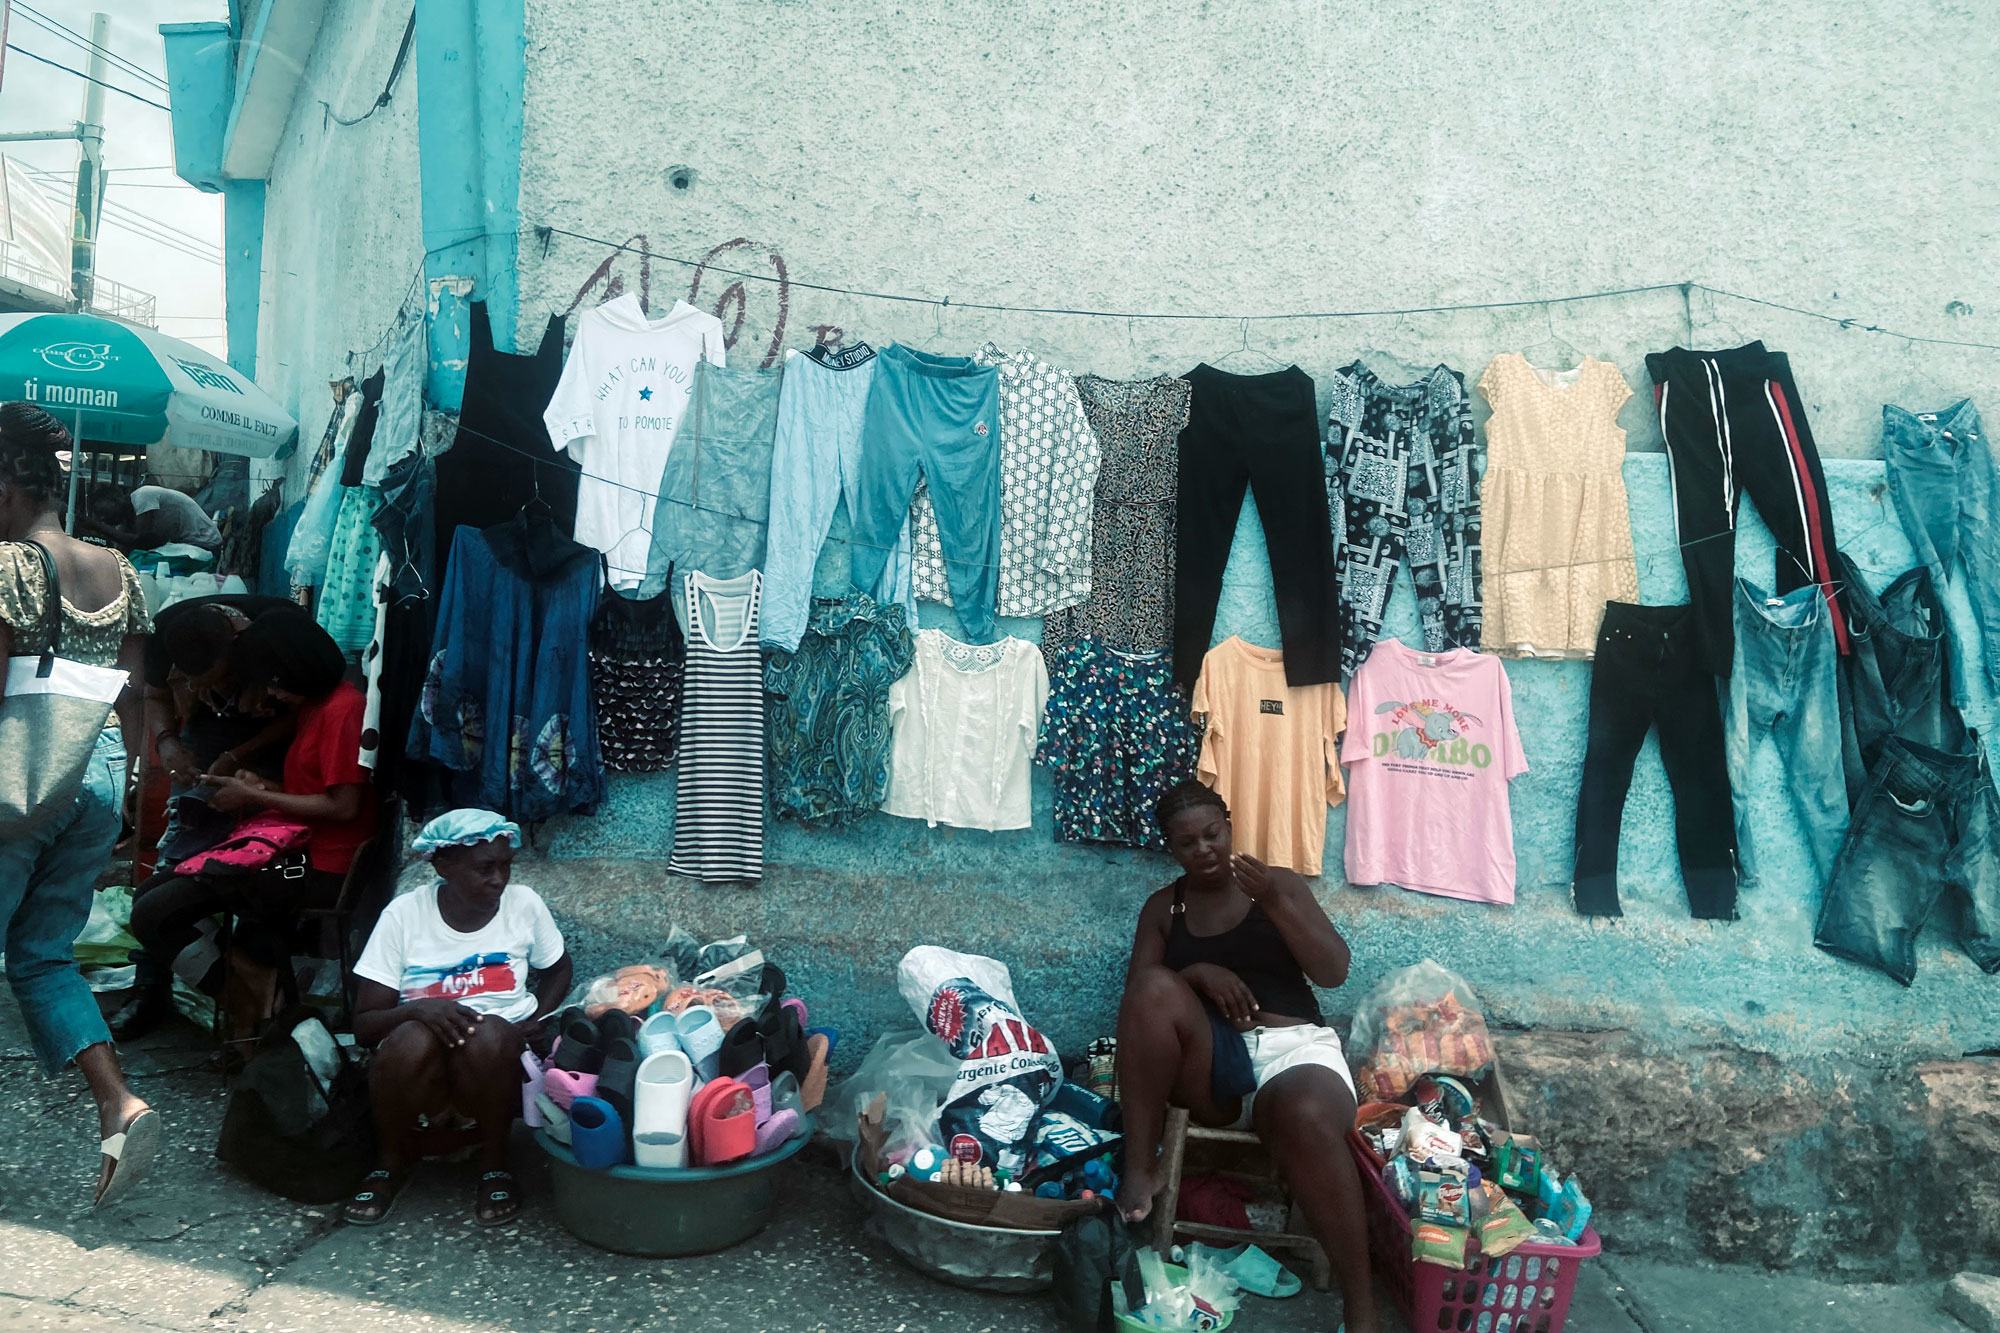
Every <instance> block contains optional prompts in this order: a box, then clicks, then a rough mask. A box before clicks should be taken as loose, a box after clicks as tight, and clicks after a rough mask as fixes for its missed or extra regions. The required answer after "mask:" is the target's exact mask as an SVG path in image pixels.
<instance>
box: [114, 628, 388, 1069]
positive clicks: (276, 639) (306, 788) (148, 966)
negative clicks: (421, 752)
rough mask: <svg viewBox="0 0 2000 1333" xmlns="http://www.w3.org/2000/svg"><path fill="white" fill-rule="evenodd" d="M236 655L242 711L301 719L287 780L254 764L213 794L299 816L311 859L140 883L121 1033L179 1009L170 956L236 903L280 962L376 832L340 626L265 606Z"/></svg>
mask: <svg viewBox="0 0 2000 1333" xmlns="http://www.w3.org/2000/svg"><path fill="white" fill-rule="evenodd" d="M229 661H230V674H231V676H232V677H233V678H234V679H235V681H236V682H237V684H238V685H239V687H240V688H241V689H242V710H243V712H244V713H246V714H249V715H252V716H260V717H273V716H279V715H289V716H291V717H293V718H294V719H295V724H294V727H293V731H292V741H291V744H290V745H289V746H288V747H287V748H286V750H285V762H284V776H283V780H282V782H278V783H273V782H271V781H270V780H268V779H266V778H264V777H262V776H260V775H258V774H257V773H254V772H251V771H250V770H248V769H244V770H241V771H239V772H237V773H235V774H234V775H232V776H228V777H218V778H212V779H210V780H209V782H208V783H207V785H208V786H209V787H210V788H211V789H212V791H211V794H210V795H209V797H208V803H209V804H210V805H211V806H213V807H214V808H215V809H217V810H220V811H223V812H225V813H227V814H232V815H236V816H237V817H238V818H239V819H247V818H249V817H250V816H252V815H257V814H270V815H275V816H278V817H280V818H282V819H285V820H289V821H292V822H294V823H297V824H301V825H303V826H304V827H305V829H306V843H305V849H304V851H305V865H304V866H298V865H296V864H290V865H288V864H285V863H284V862H283V861H280V862H277V863H274V864H272V865H271V866H269V867H267V868H265V869H262V870H258V871H255V872H252V873H248V874H244V873H234V874H232V873H225V872H220V871H203V872H202V873H199V874H193V875H180V874H175V873H171V872H162V873H161V874H158V875H155V876H154V877H153V878H152V879H151V880H149V881H148V882H147V883H145V884H143V885H141V886H140V888H139V891H138V893H137V894H136V895H135V896H134V898H133V900H132V935H133V937H134V938H135V939H137V940H138V941H139V951H138V952H137V953H135V954H134V955H133V958H132V961H133V962H134V963H135V964H137V969H138V975H137V979H136V980H137V990H136V993H135V994H134V996H133V998H132V999H131V1000H130V1001H129V1002H127V1004H126V1005H125V1007H124V1008H123V1009H121V1010H119V1012H118V1015H117V1017H115V1018H114V1019H112V1021H111V1030H112V1032H113V1033H114V1034H115V1035H116V1036H117V1037H118V1039H119V1040H120V1041H129V1040H131V1039H133V1038H136V1037H139V1036H143V1035H144V1034H145V1033H147V1032H150V1031H152V1030H153V1029H154V1028H155V1027H157V1026H159V1024H160V1023H161V1022H162V1021H163V1020H164V1019H165V1018H166V1017H167V1015H168V1014H170V1013H171V1012H172V1011H173V965H174V959H176V958H178V957H179V956H180V954H181V951H182V950H183V949H185V948H187V946H188V945H190V944H192V943H194V942H195V940H196V938H198V936H199V934H200V930H201V923H202V922H203V921H204V920H206V919H207V918H209V917H211V916H214V915H215V914H216V913H218V912H223V911H228V912H233V913H236V914H237V917H238V926H239V930H238V932H237V935H236V942H237V944H238V946H239V947H241V948H242V949H243V950H244V952H245V953H246V954H248V955H249V956H251V957H252V958H254V959H255V961H257V962H259V963H262V964H264V965H266V966H272V967H275V966H279V965H281V964H282V963H283V962H284V960H285V958H286V957H287V955H288V950H289V947H290V943H291V936H292V931H293V928H294V927H295V925H296V923H297V921H298V914H299V911H300V910H301V909H304V908H313V907H325V906H329V905H331V904H332V903H333V902H334V901H335V900H336V899H338V898H339V896H340V886H341V884H342V882H343V881H344V880H345V879H346V876H347V872H348V869H349V868H350V867H351V866H352V865H353V864H354V858H355V855H356V854H357V853H358V852H359V851H360V850H361V847H362V844H364V843H366V842H367V841H368V839H369V838H370V837H372V836H374V833H375V819H376V814H377V805H376V800H375V793H374V790H373V788H372V786H371V785H370V781H371V779H372V777H373V775H372V774H371V773H370V772H369V771H368V769H367V767H366V766H364V765H363V764H362V762H361V730H362V727H361V723H362V717H363V714H364V713H365V712H366V711H367V707H368V700H367V698H366V697H365V696H364V695H363V694H362V693H361V691H360V690H358V689H356V688H355V687H354V686H353V685H352V684H350V683H348V681H347V679H346V669H347V662H346V659H345V658H344V657H342V656H341V652H340V646H339V645H338V644H336V643H335V642H334V641H333V636H332V635H330V634H328V633H327V632H326V631H325V630H323V629H321V628H320V627H319V626H318V625H317V624H316V623H314V622H313V620H312V619H311V618H310V617H308V616H303V615H277V616H265V617H262V618H261V619H258V620H256V621H254V622H252V623H251V624H250V625H249V627H248V628H246V629H244V630H243V632H242V633H240V634H238V635H237V636H236V638H235V640H234V642H233V643H232V644H231V645H230V649H229Z"/></svg>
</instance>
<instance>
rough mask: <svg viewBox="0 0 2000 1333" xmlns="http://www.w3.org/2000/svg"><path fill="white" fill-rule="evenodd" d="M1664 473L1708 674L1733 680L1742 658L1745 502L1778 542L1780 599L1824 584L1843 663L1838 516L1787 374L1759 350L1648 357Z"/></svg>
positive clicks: (1776, 358) (1779, 359) (1786, 365)
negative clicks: (1738, 641)
mask: <svg viewBox="0 0 2000 1333" xmlns="http://www.w3.org/2000/svg"><path fill="white" fill-rule="evenodd" d="M1646 372H1647V373H1648V374H1649V375H1651V376H1652V377H1653V401H1654V404H1655V406H1656V407H1657V408H1658V410H1659V414H1660V434H1661V435H1662V436H1664V437H1665V438H1666V442H1667V465H1668V467H1669V468H1670V469H1671V470H1672V474H1673V483H1674V521H1675V527H1676V529H1677V531H1678V533H1679V540H1680V543H1681V560H1682V562H1683V563H1684V564H1685V565H1686V566H1687V581H1688V601H1689V602H1690V603H1691V604H1692V605H1693V607H1694V616H1695V629H1696V633H1697V634H1698V635H1699V638H1700V644H1701V660H1702V664H1703V665H1704V666H1705V667H1706V668H1707V669H1708V670H1709V671H1711V672H1713V673H1714V674H1715V675H1718V676H1727V675H1728V674H1729V668H1730V660H1731V657H1732V655H1733V652H1734V648H1735V622H1734V620H1733V618H1732V617H1733V608H1734V606H1735V599H1734V596H1733V594H1732V591H1731V589H1732V587H1733V582H1734V579H1735V577H1736V541H1735V536H1734V534H1735V532H1736V507H1737V500H1738V497H1739V495H1741V494H1747V495H1749V497H1750V498H1751V499H1752V500H1754V501H1756V502H1757V512H1758V514H1759V515H1761V516H1762V518H1763V520H1764V523H1765V525H1766V526H1768V527H1769V528H1770V529H1771V535H1772V536H1773V537H1775V538H1776V539H1777V542H1778V568H1777V574H1776V580H1777V586H1776V589H1775V591H1776V592H1777V593H1779V594H1780V595H1782V594H1784V593H1788V592H1790V591H1792V590H1793V589H1794V588H1800V587H1803V586H1805V585H1806V584H1808V583H1817V584H1818V585H1819V586H1820V588H1821V589H1822V590H1823V591H1824V592H1825V594H1826V600H1827V602H1828V604H1829V605H1830V606H1831V608H1832V612H1833V634H1834V641H1835V642H1836V643H1837V644H1838V645H1839V647H1840V651H1841V654H1842V655H1843V656H1845V655H1846V653H1847V651H1848V634H1847V621H1846V617H1845V613H1844V609H1843V608H1842V606H1841V604H1840V601H1839V600H1838V598H1837V597H1836V595H1835V588H1836V584H1837V575H1836V573H1835V568H1834V562H1833V556H1834V552H1835V548H1836V543H1835V541H1834V538H1833V508H1832V506H1831V504H1830V503H1829V502H1828V500H1827V495H1826V474H1825V472H1824V471H1823V470H1822V469H1821V467H1820V461H1819V448H1818V446H1816V445H1815V444H1814V443H1813V437H1812V429H1811V428H1810V427H1809V426H1808V425H1807V424H1806V413H1805V404H1804V403H1802V402H1800V400H1799V391H1798V386H1797V385H1795V384H1793V383H1792V367H1791V362H1789V361H1788V360H1786V358H1785V354H1784V353H1783V352H1771V351H1766V350H1765V348H1764V344H1763V343H1760V342H1755V343H1750V344H1748V345H1746V346H1743V347H1733V348H1731V349H1730V350H1728V351H1726V352H1690V351H1688V350H1687V349H1686V348H1684V347H1676V348H1674V349H1673V350H1672V351H1669V352H1653V353H1650V354H1648V356H1647V357H1646Z"/></svg>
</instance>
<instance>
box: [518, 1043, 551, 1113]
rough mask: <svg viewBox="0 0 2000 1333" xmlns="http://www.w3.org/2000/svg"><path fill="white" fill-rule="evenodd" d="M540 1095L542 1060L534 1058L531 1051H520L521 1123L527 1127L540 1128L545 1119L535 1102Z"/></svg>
mask: <svg viewBox="0 0 2000 1333" xmlns="http://www.w3.org/2000/svg"><path fill="white" fill-rule="evenodd" d="M541 1095H542V1062H541V1061H540V1060H537V1059H536V1058H535V1053H534V1052H533V1051H522V1052H521V1123H522V1124H524V1125H526V1126H527V1127H528V1128H529V1129H541V1128H542V1127H543V1126H544V1125H545V1124H546V1123H547V1121H546V1120H544V1119H543V1117H542V1111H541V1107H540V1106H539V1105H538V1104H537V1103H538V1100H539V1099H540V1097H541Z"/></svg>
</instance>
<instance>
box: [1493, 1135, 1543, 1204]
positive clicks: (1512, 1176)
mask: <svg viewBox="0 0 2000 1333" xmlns="http://www.w3.org/2000/svg"><path fill="white" fill-rule="evenodd" d="M1493 1166H1494V1169H1495V1170H1497V1171H1498V1172H1499V1175H1500V1188H1501V1189H1505V1190H1513V1191H1514V1192H1515V1193H1516V1194H1530V1193H1533V1192H1534V1190H1535V1186H1536V1177H1537V1176H1538V1175H1539V1174H1540V1172H1541V1169H1542V1145H1541V1144H1540V1143H1539V1142H1537V1141H1536V1140H1535V1138H1534V1137H1533V1136H1532V1135H1528V1134H1502V1135H1501V1136H1500V1141H1499V1142H1498V1143H1496V1144H1495V1145H1494V1147H1493Z"/></svg>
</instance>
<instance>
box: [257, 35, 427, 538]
mask: <svg viewBox="0 0 2000 1333" xmlns="http://www.w3.org/2000/svg"><path fill="white" fill-rule="evenodd" d="M408 17H409V13H408V10H407V9H406V8H404V9H397V8H395V7H393V6H382V5H377V4H372V3H369V2H368V0H334V2H333V3H331V4H329V5H328V6H327V13H326V19H325V21H324V23H323V24H322V25H321V27H320V33H319V40H318V42H317V43H316V44H315V45H314V47H313V51H312V56H311V58H310V59H309V60H308V61H307V66H306V70H305V75H304V78H303V79H302V80H301V82H300V85H299V91H298V96H297V99H296V100H295V101H294V103H293V105H292V113H291V118H290V120H289V121H288V122H287V124H286V125H285V130H284V135H283V138H282V139H281V140H280V141H279V145H278V150H277V153H276V155H275V157H274V159H273V161H272V164H271V175H270V185H269V188H268V190H267V192H266V195H265V203H264V271H263V290H262V299H261V302H260V307H261V309H260V312H259V316H258V325H257V382H258V383H259V384H260V385H262V386H263V387H264V388H265V389H267V390H269V391H270V392H271V393H272V394H273V395H275V396H276V397H277V399H278V401H279V402H280V403H282V404H283V405H284V407H285V410H286V411H288V412H290V413H292V414H293V415H294V416H295V417H297V418H298V422H299V448H298V450H297V452H296V453H295V454H294V455H293V456H292V457H291V458H290V459H288V460H285V461H283V462H279V463H263V462H260V463H257V464H254V465H253V466H254V473H253V475H255V476H257V477H268V476H273V475H277V474H278V473H279V472H281V471H282V472H283V474H284V475H285V476H286V478H287V485H286V496H287V499H297V498H299V497H300V494H301V492H300V490H299V483H300V481H301V479H302V477H303V475H304V467H305V463H306V461H307V460H309V459H310V457H311V455H312V453H313V451H314V449H315V448H317V446H318V444H319V440H320V435H321V433H322V432H323V431H324V430H325V427H326V420H327V415H328V413H329V412H330V411H331V410H332V398H331V397H330V396H329V394H328V393H327V387H326V386H327V383H328V381H330V380H334V379H338V378H340V377H341V376H343V375H349V374H351V375H354V376H355V377H356V378H357V379H359V378H360V377H361V376H362V375H364V374H366V373H368V372H370V371H372V370H374V369H375V367H376V366H377V365H378V364H379V361H380V351H379V350H377V351H375V352H374V353H372V354H367V355H364V354H363V353H364V352H365V351H366V349H369V348H371V347H373V346H375V345H376V344H378V343H379V342H380V340H381V338H382V335H383V333H384V331H385V330H386V329H388V328H389V327H390V326H391V325H392V324H393V323H394V321H395V317H396V312H397V310H398V309H399V308H400V307H401V306H402V305H403V302H404V299H405V297H407V296H409V295H410V294H411V292H412V283H413V279H414V278H415V277H416V276H417V269H418V264H419V262H420V260H421V257H422V254H423V241H422V239H421V229H420V223H421V212H420V208H419V203H418V173H417V98H416V81H415V78H414V75H413V72H412V71H411V70H410V69H408V68H405V69H404V71H403V74H402V78H401V80H400V82H399V85H398V88H397V91H396V93H395V95H394V96H393V97H392V99H391V100H390V102H389V104H388V105H387V106H385V107H383V108H381V109H380V110H378V111H376V112H375V113H374V114H373V115H371V116H369V117H368V118H367V119H366V120H363V121H362V122H361V123H359V124H357V125H340V124H337V123H336V122H335V121H334V119H333V116H334V115H339V116H341V117H345V118H347V119H352V118H354V117H356V116H359V115H361V114H362V113H363V112H365V111H367V110H368V108H369V107H370V106H371V105H373V104H374V101H375V97H376V94H378V93H380V92H381V91H382V85H383V81H384V80H385V79H386V78H387V77H388V74H389V69H390V67H391V65H392V64H393V63H394V61H395V57H396V47H397V44H398V42H399V41H400V40H401V39H402V35H403V24H404V20H406V19H407V18H408ZM323 104H324V105H323ZM329 108H330V109H331V110H330V111H329Z"/></svg>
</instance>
